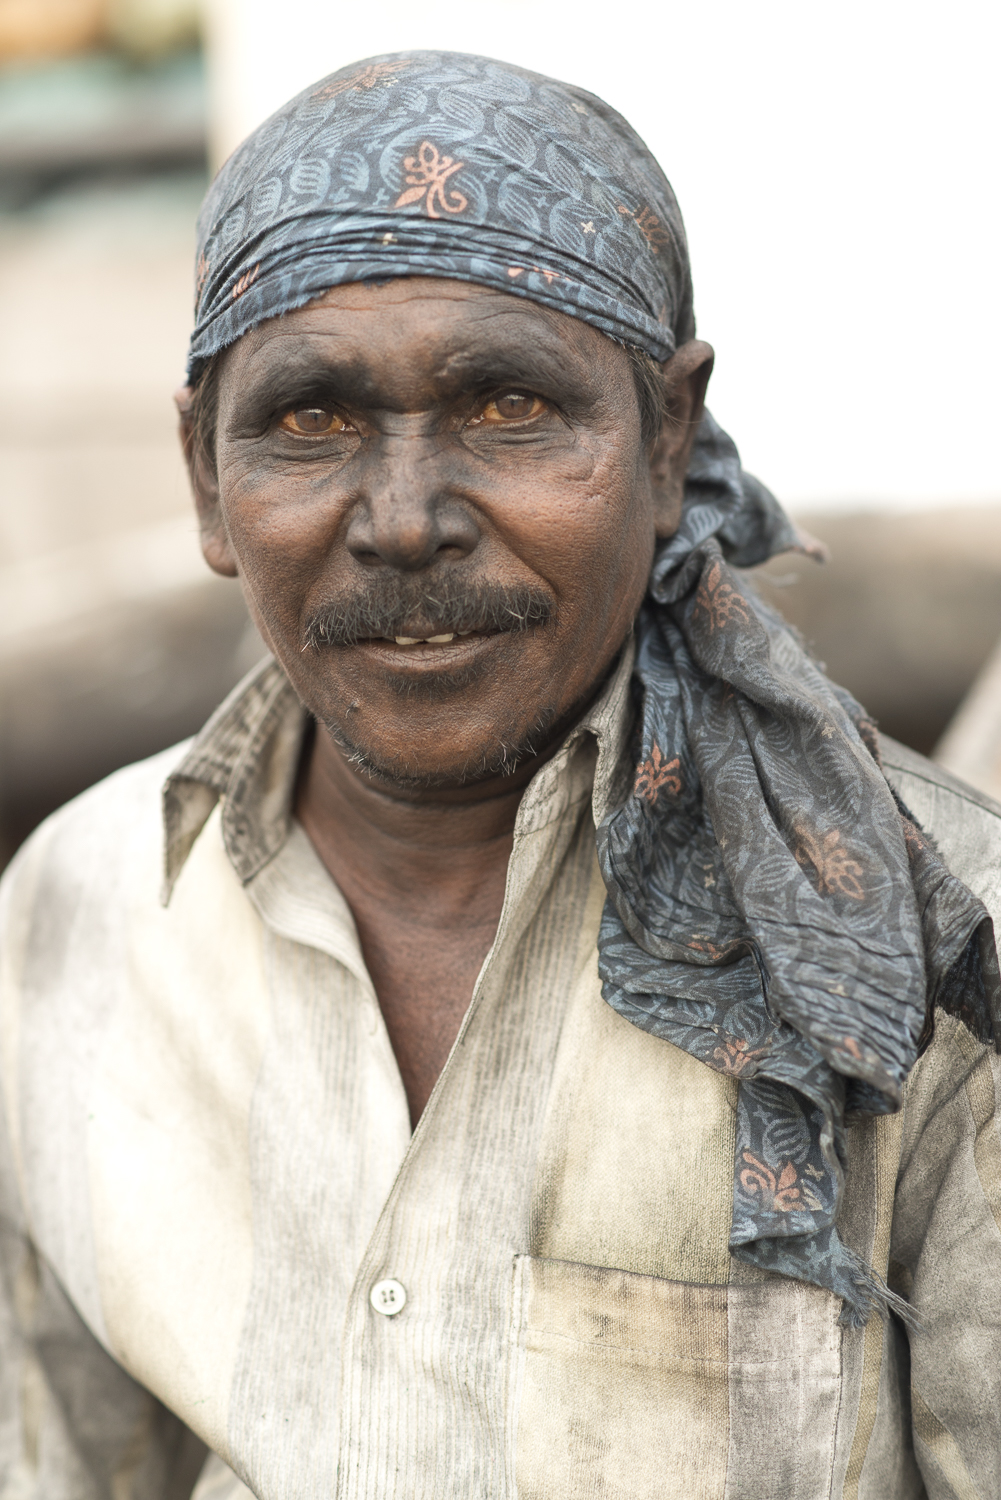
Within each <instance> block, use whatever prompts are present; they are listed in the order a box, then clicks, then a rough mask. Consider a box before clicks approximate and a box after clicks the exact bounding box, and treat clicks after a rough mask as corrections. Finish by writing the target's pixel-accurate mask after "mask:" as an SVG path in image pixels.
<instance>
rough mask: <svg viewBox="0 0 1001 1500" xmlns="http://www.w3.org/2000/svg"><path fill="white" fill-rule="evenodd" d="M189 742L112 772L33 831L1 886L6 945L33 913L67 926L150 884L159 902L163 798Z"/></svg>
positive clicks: (0, 912)
mask: <svg viewBox="0 0 1001 1500" xmlns="http://www.w3.org/2000/svg"><path fill="white" fill-rule="evenodd" d="M189 743H190V742H189V741H184V742H182V743H181V744H179V745H174V746H172V747H171V748H170V749H169V750H162V751H160V753H159V754H157V755H154V756H151V757H150V758H149V759H148V760H144V761H138V762H136V763H135V764H134V765H130V766H125V767H123V768H122V769H121V770H120V771H115V772H114V773H113V774H112V775H111V776H108V777H106V778H105V779H104V780H103V781H100V782H98V783H97V785H96V786H92V787H90V788H89V789H88V790H87V791H86V792H83V793H81V795H80V796H79V797H75V798H74V799H73V801H72V802H67V803H66V804H65V806H63V807H61V808H59V810H58V811H57V812H54V813H53V814H52V815H51V817H48V818H46V820H45V822H44V823H42V824H41V825H40V827H38V828H36V830H35V832H34V833H33V834H32V835H31V837H30V838H29V839H28V840H27V842H26V843H25V844H24V845H23V846H22V848H21V849H20V850H19V851H18V853H17V854H16V855H15V857H14V859H13V860H12V861H11V864H10V866H9V868H8V869H7V871H6V873H5V874H4V877H3V880H2V881H0V927H2V930H3V933H4V937H5V939H6V941H7V942H11V941H13V940H14V937H15V931H16V929H17V928H19V927H22V928H23V926H24V925H25V924H26V923H27V924H29V925H30V926H35V925H36V924H35V922H34V920H33V913H35V912H36V911H39V910H42V909H44V910H45V911H46V912H47V913H48V920H47V925H50V926H51V925H60V926H64V925H65V924H67V923H69V922H71V921H72V920H73V917H74V915H75V913H76V912H77V910H78V909H79V908H80V907H81V906H86V905H89V904H91V903H92V902H93V901H94V899H95V898H96V899H98V900H102V901H103V902H105V903H107V902H108V900H109V898H110V897H111V896H112V895H113V893H114V891H115V890H116V889H119V890H124V889H131V890H132V891H133V892H134V891H135V890H136V882H137V881H138V882H139V883H140V886H143V887H144V886H146V885H148V887H149V897H150V900H151V901H153V902H156V901H157V899H158V891H159V881H160V872H161V868H162V864H163V852H162V851H163V820H162V813H161V793H162V789H163V784H164V782H165V780H166V779H167V777H168V776H169V775H170V773H171V771H173V770H174V768H175V767H176V766H177V765H178V764H179V762H180V761H181V760H182V758H183V756H184V754H185V752H186V750H187V749H188V746H189Z"/></svg>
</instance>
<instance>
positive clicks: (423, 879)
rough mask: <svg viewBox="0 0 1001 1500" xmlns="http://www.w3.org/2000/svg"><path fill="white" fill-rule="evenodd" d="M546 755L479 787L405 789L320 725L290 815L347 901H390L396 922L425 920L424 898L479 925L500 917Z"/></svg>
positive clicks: (443, 910) (547, 752) (306, 759)
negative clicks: (521, 812)
mask: <svg viewBox="0 0 1001 1500" xmlns="http://www.w3.org/2000/svg"><path fill="white" fill-rule="evenodd" d="M553 748H555V746H554V747H553ZM551 754H552V749H549V750H547V751H546V752H545V753H544V754H542V755H540V756H538V757H535V758H534V759H532V760H530V761H526V762H525V763H524V764H523V765H521V766H519V767H518V769H517V771H515V772H514V773H513V774H512V775H510V776H498V777H494V778H491V779H490V780H489V781H487V782H484V783H481V784H478V785H476V786H471V787H456V788H445V789H437V788H434V789H429V790H422V791H411V790H402V789H397V788H393V787H391V786H386V785H380V784H378V783H377V782H375V781H374V780H372V779H371V778H370V777H368V776H366V775H365V774H364V773H363V772H360V771H358V770H357V769H355V768H354V767H353V766H351V765H350V764H349V762H348V760H347V758H346V757H345V755H344V753H343V752H342V751H341V750H340V749H339V748H338V746H337V745H336V744H335V743H334V741H333V740H332V739H331V737H330V735H329V734H328V733H327V732H326V730H325V729H323V728H322V727H318V728H317V730H316V733H315V735H314V737H313V740H312V744H311V745H310V746H309V747H308V748H307V751H306V755H305V757H304V762H303V767H302V771H301V774H300V779H299V786H298V790H297V794H296V806H295V811H296V816H297V817H298V819H299V821H300V822H301V823H302V825H303V827H304V828H305V830H306V833H307V834H308V835H309V838H310V840H311V841H312V843H313V845H314V847H315V848H316V850H317V852H318V854H319V855H320V858H321V859H322V860H323V862H324V864H325V865H326V866H327V869H328V870H329V871H330V873H331V875H333V877H334V879H335V880H336V881H337V883H338V885H339V886H340V887H341V889H342V891H343V892H344V894H345V896H346V897H347V899H348V901H349V903H350V904H351V905H352V906H355V904H356V900H357V899H358V898H360V897H363V896H367V897H368V898H369V899H370V900H371V899H377V900H380V901H384V902H386V903H387V904H386V910H392V911H393V913H394V915H395V916H396V918H397V919H398V920H404V921H406V920H407V919H408V917H412V918H413V919H414V920H421V919H425V920H426V918H427V917H428V915H429V906H430V907H433V908H435V909H437V910H438V911H440V912H441V914H442V915H444V914H445V912H447V911H450V912H451V914H452V915H453V916H454V917H455V918H457V919H458V918H460V917H461V918H462V919H463V920H464V921H465V922H469V921H470V920H472V921H473V922H474V923H475V924H476V925H478V922H477V918H479V919H480V920H490V919H491V918H492V920H493V922H494V923H496V920H497V917H498V916H499V905H498V887H499V896H500V899H501V900H503V885H504V876H505V874H506V869H507V861H508V858H509V856H510V853H511V846H512V842H513V836H514V825H515V819H516V817H517V814H518V806H519V804H520V802H521V798H522V794H523V792H524V790H525V787H526V786H527V784H528V782H529V781H530V780H531V778H532V776H533V775H534V773H535V771H536V770H537V769H538V767H539V766H540V765H541V764H542V763H543V762H544V761H545V760H547V759H548V758H549V756H550V755H551Z"/></svg>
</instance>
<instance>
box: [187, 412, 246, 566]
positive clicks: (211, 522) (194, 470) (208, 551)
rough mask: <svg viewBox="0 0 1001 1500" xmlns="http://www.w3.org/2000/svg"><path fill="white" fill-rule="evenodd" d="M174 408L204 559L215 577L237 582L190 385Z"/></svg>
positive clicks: (212, 468)
mask: <svg viewBox="0 0 1001 1500" xmlns="http://www.w3.org/2000/svg"><path fill="white" fill-rule="evenodd" d="M174 405H175V406H176V407H177V414H178V417H179V418H180V422H179V432H180V437H181V448H182V451H183V453H184V461H185V463H186V464H187V466H188V478H189V479H190V480H191V493H192V494H193V495H194V497H195V510H196V511H197V512H198V525H199V530H200V532H201V543H202V556H203V557H204V559H205V561H206V562H207V563H208V565H209V567H210V568H211V569H212V571H213V572H214V573H221V574H222V576H223V577H224V578H235V577H236V576H237V573H238V571H239V570H238V568H237V564H236V553H235V552H234V551H233V546H232V543H231V542H230V539H229V534H228V532H227V531H226V523H225V521H224V520H223V515H222V507H221V506H220V504H219V480H218V477H217V475H216V471H215V466H214V464H212V463H211V462H210V460H209V457H208V455H207V454H206V452H205V450H204V448H203V447H202V445H201V443H200V442H199V441H198V434H197V433H196V431H195V414H194V400H193V393H192V390H191V387H190V386H189V385H182V386H181V388H180V390H178V391H175V392H174Z"/></svg>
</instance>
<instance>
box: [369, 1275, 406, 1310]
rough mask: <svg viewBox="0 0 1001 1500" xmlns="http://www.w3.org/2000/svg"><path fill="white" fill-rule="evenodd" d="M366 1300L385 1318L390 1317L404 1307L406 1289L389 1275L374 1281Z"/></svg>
mask: <svg viewBox="0 0 1001 1500" xmlns="http://www.w3.org/2000/svg"><path fill="white" fill-rule="evenodd" d="M368 1300H369V1301H370V1302H371V1304H372V1306H373V1307H374V1308H375V1310H376V1312H377V1313H382V1314H383V1316H384V1317H386V1318H392V1317H395V1315H396V1314H397V1313H398V1312H402V1311H403V1309H404V1308H405V1307H406V1305H407V1289H406V1287H405V1286H401V1285H400V1283H399V1282H398V1281H394V1280H393V1278H392V1277H391V1276H390V1277H388V1278H387V1279H386V1280H385V1281H377V1282H376V1284H375V1286H374V1287H373V1288H372V1290H371V1291H370V1292H369V1294H368Z"/></svg>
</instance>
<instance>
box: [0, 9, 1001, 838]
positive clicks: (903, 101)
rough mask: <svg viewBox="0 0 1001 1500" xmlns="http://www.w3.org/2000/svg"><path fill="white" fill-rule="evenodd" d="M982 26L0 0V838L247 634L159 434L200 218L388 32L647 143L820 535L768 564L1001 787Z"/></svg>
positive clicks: (920, 734) (1000, 300)
mask: <svg viewBox="0 0 1001 1500" xmlns="http://www.w3.org/2000/svg"><path fill="white" fill-rule="evenodd" d="M999 35H1001V12H999V9H998V7H997V6H996V5H995V4H994V3H993V0H991V3H989V4H988V3H986V0H953V4H952V5H951V6H950V7H949V8H948V11H946V10H945V9H944V8H943V7H942V6H941V5H936V6H934V7H933V6H932V5H926V4H922V3H920V0H911V3H907V4H904V3H899V0H865V3H863V0H843V3H842V4H840V5H839V6H838V7H836V8H835V7H807V6H803V5H802V3H801V0H797V3H791V0H790V3H786V0H762V3H761V4H759V5H758V6H756V7H749V6H747V5H746V3H737V0H702V3H701V4H699V5H698V6H693V5H691V4H687V5H682V4H681V3H679V0H656V3H653V0H627V3H625V4H623V5H618V6H616V7H614V8H613V7H609V6H606V5H602V4H594V3H591V0H582V3H578V4H560V3H551V4H548V5H544V6H540V5H539V4H538V0H505V3H504V4H503V5H502V6H492V7H482V6H479V7H473V6H470V5H469V4H468V0H464V3H463V4H458V3H456V0H430V3H429V4H427V5H425V6H423V7H420V8H418V7H414V6H413V5H411V4H404V3H402V0H382V3H379V0H376V3H375V4H373V5H369V6H367V7H357V8H356V12H355V13H354V14H347V13H346V12H345V10H344V8H342V7H334V6H333V4H332V3H331V0H298V3H297V4H296V5H295V6H294V7H287V8H286V7H280V8H279V7H277V6H275V5H274V3H273V0H202V3H196V0H0V350H2V359H0V864H2V862H3V861H4V860H5V859H7V858H9V856H10V854H11V853H12V852H13V851H14V849H15V848H16V847H17V845H18V843H19V842H20V841H21V840H22V839H23V838H24V837H25V836H26V834H27V833H28V832H30V830H31V828H32V827H33V826H34V825H35V824H36V823H37V822H38V821H39V820H40V818H42V817H43V816H45V814H46V813H47V812H49V811H50V810H51V809H52V808H54V807H56V806H58V805H59V804H60V803H61V802H63V801H65V800H66V799H67V798H68V797H70V796H73V795H74V794H75V793H76V792H78V791H80V790H82V789H83V788H84V787H85V786H87V785H89V784H90V783H91V782H93V781H94V780H96V779H98V778H99V777H101V776H103V775H105V774H107V773H108V772H109V771H111V770H113V769H115V768H116V767H117V766H119V765H122V764H125V763H127V762H128V761H130V760H134V759H136V758H138V757H141V756H144V755H148V754H151V753H152V752H154V751H156V750H158V749H160V748H162V747H164V746H166V745H169V744H171V743H173V742H175V741H177V740H179V739H181V738H183V737H184V736H185V735H187V734H190V733H192V732H194V731H195V730H196V729H197V728H198V727H199V726H200V724H201V723H202V722H203V721H204V719H205V718H206V717H207V716H208V714H209V713H210V712H211V710H212V708H213V707H214V706H215V705H216V703H217V702H218V701H219V700H220V699H221V698H222V696H223V695H224V694H225V692H226V691H227V690H228V689H229V687H230V686H232V685H233V684H234V683H235V682H236V681H237V680H238V679H239V677H240V676H241V675H242V674H243V673H244V672H245V671H246V670H247V669H248V668H249V667H250V666H252V665H253V663H254V661H255V660H257V659H258V657H259V655H260V654H261V650H262V648H261V644H260V641H259V639H258V637H257V636H256V633H255V632H254V630H253V628H252V627H251V626H250V625H249V623H248V620H247V617H246V614H245V611H244V608H243V605H242V603H241V601H240V598H239V593H238V589H237V587H236V586H235V585H234V584H232V583H229V582H227V581H224V580H222V579H218V578H215V577H213V576H212V575H211V574H209V573H208V571H207V570H206V568H205V566H204V564H203V563H202V561H201V557H200V554H199V551H198V546H197V538H196V532H195V528H194V524H193V520H192V517H191V513H190V500H189V496H188V490H187V483H186V479H185V476H184V473H183V470H182V467H181V464H180V459H179V455H178V451H177V444H176V437H175V431H174V413H173V407H172V403H171V399H170V398H171V393H172V391H173V390H174V388H175V387H176V386H177V385H179V384H180V383H181V380H182V377H183V369H184V355H185V346H186V342H187V336H188V332H189V327H190V318H191V302H192V292H191V287H192V272H191V267H192V262H193V247H194V222H195V216H196V213H197V210H198V205H199V202H200V199H201V196H202V194H203V192H204V190H205V186H206V184H207V181H208V175H209V173H210V171H211V170H212V169H213V168H214V167H215V166H217V165H218V164H219V163H220V162H221V161H222V160H223V159H224V158H225V156H226V155H227V154H228V152H229V151H230V150H231V149H232V148H233V147H234V146H235V145H236V144H237V143H238V142H239V141H240V140H241V139H242V138H243V136H244V135H245V134H246V133H247V131H249V130H250V129H252V128H253V127H254V126H255V125H256V124H258V123H259V122H260V121H261V120H262V119H263V118H265V117H266V116H267V114H268V113H270V111H271V110H272V109H274V108H275V107H277V105H279V104H280V103H282V102H283V101H284V100H285V99H286V98H288V97H289V96H290V95H291V94H293V93H295V92H297V91H298V90H299V89H300V88H303V87H305V86H306V85H307V84H309V83H311V82H312V81H313V80H314V79H315V78H317V77H320V76H322V75H323V74H325V73H327V72H330V71H332V70H333V69H335V68H339V67H341V66H343V65H344V64H345V63H348V62H350V61H352V60H354V59H355V58H358V57H362V56H367V55H371V54H373V53H378V52H382V51H390V50H396V49H399V48H404V47H447V48H453V49H455V50H460V51H478V52H485V53H488V54H490V55H493V56H496V57H501V58H506V59H508V60H511V61H514V62H519V63H522V64H523V65H525V66H528V67H534V68H538V69H539V70H541V71H545V72H549V73H553V74H555V75H556V76H562V77H564V78H569V79H571V80H572V81H573V82H575V83H579V84H582V85H583V86H584V87H587V88H590V89H592V90H593V91H594V92H596V93H598V94H601V95H602V96H603V97H605V98H607V99H608V100H609V101H610V102H611V103H613V104H615V105H616V106H618V107H619V108H620V109H622V110H623V112H624V113H625V114H627V115H628V117H629V118H630V120H631V121H632V122H633V124H635V125H636V127H637V128H638V129H639V130H640V132H641V134H643V135H644V136H645V138H646V139H647V140H648V142H649V143H650V145H651V146H652V148H653V149H654V151H655V152H656V153H657V155H658V156H659V158H660V160H661V162H662V164H663V166H664V168H665V170H666V171H667V174H668V176H669V177H670V178H671V180H672V182H673V184H674V187H675V189H676V191H677V194H678V197H679V200H680V202H681V205H682V209H683V211H684V214H685V218H686V222H687V225H688V230H689V237H690V241H691V249H692V260H693V267H694V274H695V287H696V308H697V310H698V313H699V322H700V333H701V334H702V335H703V336H704V337H706V338H708V339H709V340H710V341H711V342H712V343H713V344H714V345H715V347H716V350H717V366H716V374H715V375H714V378H713V389H712V392H711V405H712V407H713V410H714V412H715V414H716V416H717V417H718V418H719V419H720V420H721V421H722V422H723V424H724V426H726V427H727V429H728V430H729V431H730V432H731V434H732V435H733V437H734V438H735V439H736V441H737V443H738V446H739V447H740V448H741V451H742V455H743V458H744V461H745V464H746V466H747V467H748V468H750V469H751V470H752V471H754V472H756V473H758V474H759V475H760V476H761V478H762V479H764V480H765V482H766V483H767V484H769V485H770V486H771V487H772V488H773V489H774V490H775V491H776V493H777V494H778V495H779V497H780V499H782V500H783V501H784V503H785V504H786V505H787V506H788V507H789V509H790V510H791V511H792V512H793V513H794V514H795V515H796V516H797V517H798V518H799V519H801V520H802V522H803V523H804V524H805V525H806V526H807V527H808V528H809V530H810V531H812V532H813V533H814V534H815V535H817V536H819V537H821V538H822V539H823V540H824V541H825V542H826V543H827V544H828V546H829V548H830V550H831V561H830V563H829V564H827V565H826V566H825V567H823V568H818V567H816V566H815V565H813V564H811V563H809V562H805V561H801V560H800V559H798V558H793V559H790V558H780V559H776V560H775V561H774V562H773V563H771V564H770V565H769V566H768V567H767V568H765V569H763V570H760V571H759V579H760V585H761V587H762V589H763V591H764V592H765V593H766V594H767V596H768V597H769V599H770V600H771V601H772V602H773V603H775V604H777V605H778V606H779V608H781V609H782V611H783V613H785V615H786V616H787V617H788V618H789V619H791V620H792V621H793V622H794V623H796V624H797V625H798V626H799V627H800V629H801V630H802V631H803V632H804V634H805V635H806V637H807V639H808V640H809V641H810V642H811V643H812V645H813V646H814V648H815V650H816V651H817V653H818V654H819V656H820V657H821V658H822V659H823V660H824V661H825V662H826V663H827V666H828V670H829V671H830V672H831V674H832V676H834V677H835V678H837V679H838V680H840V681H842V682H844V683H845V684H846V685H847V686H848V687H850V688H851V689H852V691H853V692H855V694H856V695H857V696H858V697H859V698H860V699H861V700H862V701H863V702H864V703H865V704H866V705H867V707H868V708H869V709H870V711H871V712H873V713H874V714H875V716H876V717H877V718H878V719H879V721H880V723H881V725H882V727H883V728H884V729H885V730H886V731H887V732H888V733H889V734H892V735H894V736H895V737H897V738H898V739H901V740H903V741H904V742H905V743H907V744H909V745H911V746H913V747H914V748H916V749H918V750H921V751H922V752H924V753H926V754H935V755H936V756H937V757H938V758H940V759H941V760H942V761H943V763H945V764H946V765H948V766H949V767H951V768H952V769H953V770H955V771H956V772H957V773H958V774H960V775H962V776H964V777H965V778H966V779H967V780H970V781H972V782H973V783H974V784H975V785H977V786H979V787H980V788H981V789H982V790H984V791H986V792H989V793H991V792H993V794H994V795H997V796H1001V652H998V651H997V643H998V641H999V639H1001V466H999V461H998V456H997V440H996V437H995V433H996V430H997V418H996V411H997V407H998V398H999V394H1001V390H999V385H1001V382H999V377H998V361H997V356H996V349H997V348H998V345H999V342H1001V339H999V335H1001V295H999V291H998V276H997V268H996V262H997V245H998V243H999V240H1001V234H999V231H1001V208H999V203H1001V195H999V194H998V192H997V175H998V163H997V141H998V120H997V112H998V103H997V100H998V90H997V88H996V83H995V80H996V75H997V67H998V41H999Z"/></svg>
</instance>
